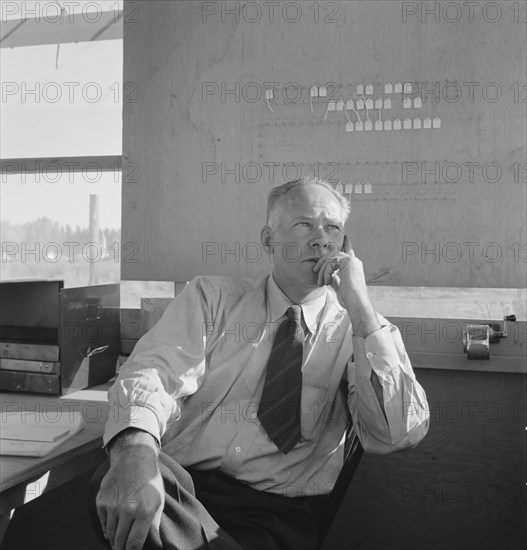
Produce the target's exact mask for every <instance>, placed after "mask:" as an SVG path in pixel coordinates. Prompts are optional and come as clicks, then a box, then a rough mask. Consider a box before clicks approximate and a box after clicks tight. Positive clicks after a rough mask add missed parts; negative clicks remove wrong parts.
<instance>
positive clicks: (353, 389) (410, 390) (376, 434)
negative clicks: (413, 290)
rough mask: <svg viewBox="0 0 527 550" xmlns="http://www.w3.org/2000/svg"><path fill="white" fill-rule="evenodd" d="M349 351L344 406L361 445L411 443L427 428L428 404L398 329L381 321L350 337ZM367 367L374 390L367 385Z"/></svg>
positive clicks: (390, 447)
mask: <svg viewBox="0 0 527 550" xmlns="http://www.w3.org/2000/svg"><path fill="white" fill-rule="evenodd" d="M383 324H384V323H383ZM353 353H354V362H350V363H348V405H349V408H350V412H351V415H352V418H353V422H354V429H355V431H356V432H357V434H358V436H359V439H360V441H361V444H362V446H363V447H364V450H365V451H366V452H371V453H375V454H385V453H390V452H394V451H398V450H402V449H405V448H410V447H414V446H415V445H417V444H418V443H419V441H421V439H423V437H424V436H425V435H426V433H427V431H428V426H429V410H428V403H427V400H426V394H425V392H424V390H423V388H422V387H421V386H420V384H419V383H418V382H417V380H416V377H415V374H414V371H413V369H412V365H411V363H410V359H409V357H408V354H407V353H406V349H405V347H404V343H403V341H402V338H401V334H400V332H399V329H398V328H397V327H395V326H394V325H392V324H390V323H388V322H387V321H386V325H385V326H383V327H382V328H381V329H379V330H377V331H375V332H374V333H372V334H370V335H369V336H367V337H366V338H360V337H353ZM372 372H373V373H375V375H376V377H377V379H378V381H379V384H380V388H381V389H382V391H381V392H380V395H378V393H379V392H377V393H376V392H375V389H374V387H373V384H372V380H371V378H372ZM379 399H381V400H382V407H381V404H380V402H379Z"/></svg>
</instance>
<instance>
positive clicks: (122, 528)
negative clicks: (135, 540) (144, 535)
mask: <svg viewBox="0 0 527 550" xmlns="http://www.w3.org/2000/svg"><path fill="white" fill-rule="evenodd" d="M131 527H132V518H131V517H130V516H125V515H124V514H121V515H120V516H119V523H118V525H117V529H116V531H115V537H114V539H113V542H112V549H113V550H125V548H126V546H127V545H126V541H127V540H128V535H129V533H130V529H131Z"/></svg>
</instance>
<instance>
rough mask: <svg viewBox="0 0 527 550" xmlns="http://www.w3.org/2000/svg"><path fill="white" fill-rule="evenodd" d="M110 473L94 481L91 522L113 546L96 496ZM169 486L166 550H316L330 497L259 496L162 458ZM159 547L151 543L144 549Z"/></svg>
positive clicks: (99, 474) (215, 473)
mask: <svg viewBox="0 0 527 550" xmlns="http://www.w3.org/2000/svg"><path fill="white" fill-rule="evenodd" d="M108 468H109V462H108V461H106V462H104V463H103V464H102V465H101V466H100V467H99V468H98V469H97V471H96V472H95V474H94V475H93V478H92V480H91V491H90V502H89V506H90V517H91V520H92V524H93V528H94V530H95V533H96V534H97V536H98V538H99V539H100V540H101V542H103V544H105V545H107V546H108V547H109V545H108V542H107V541H106V540H105V539H104V537H103V535H102V530H101V526H100V522H99V518H98V516H97V512H96V508H95V496H96V494H97V491H98V489H99V486H100V483H101V480H102V478H103V477H104V475H105V474H106V472H107V471H108ZM159 469H160V472H161V476H162V478H163V482H164V485H165V506H164V509H163V516H162V519H161V525H160V536H161V542H162V544H163V550H176V549H177V550H190V549H192V550H205V549H210V550H241V549H243V550H315V549H316V548H317V529H316V524H317V521H318V519H319V517H320V515H321V513H322V511H323V509H324V507H325V505H326V502H327V497H326V496H315V497H297V498H288V497H284V496H281V495H276V494H272V493H266V492H262V491H256V490H254V489H251V488H250V487H248V486H246V485H244V484H242V483H240V482H238V481H236V480H235V479H232V478H230V477H229V476H226V475H225V474H222V473H221V472H219V471H217V470H210V471H206V472H200V471H196V470H189V471H187V470H185V469H184V468H183V467H181V466H180V465H179V464H178V463H177V462H176V461H175V460H173V459H172V458H170V457H169V456H168V455H166V454H165V453H163V452H161V453H160V455H159ZM154 548H156V546H155V545H154V543H153V541H151V540H150V538H148V539H147V541H146V543H145V546H144V549H145V550H147V549H154Z"/></svg>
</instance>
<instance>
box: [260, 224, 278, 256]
mask: <svg viewBox="0 0 527 550" xmlns="http://www.w3.org/2000/svg"><path fill="white" fill-rule="evenodd" d="M273 233H274V232H273V230H272V229H271V228H270V227H269V226H268V225H264V226H263V227H262V231H261V232H260V240H261V242H262V246H263V247H264V249H265V250H266V251H267V252H271V253H272V252H273V249H274V245H276V243H274V242H273Z"/></svg>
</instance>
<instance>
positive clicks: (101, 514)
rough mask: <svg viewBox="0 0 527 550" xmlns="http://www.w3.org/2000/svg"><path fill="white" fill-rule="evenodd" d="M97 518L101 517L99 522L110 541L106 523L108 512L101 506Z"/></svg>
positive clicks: (105, 536) (104, 534)
mask: <svg viewBox="0 0 527 550" xmlns="http://www.w3.org/2000/svg"><path fill="white" fill-rule="evenodd" d="M97 516H98V517H99V521H100V522H101V531H102V534H103V536H104V538H105V539H106V540H108V533H107V532H106V523H107V521H108V520H107V515H106V510H105V509H104V508H103V507H102V506H101V507H100V508H99V506H97Z"/></svg>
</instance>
